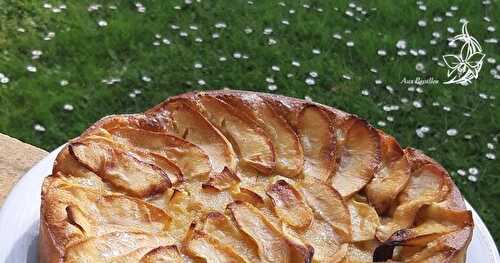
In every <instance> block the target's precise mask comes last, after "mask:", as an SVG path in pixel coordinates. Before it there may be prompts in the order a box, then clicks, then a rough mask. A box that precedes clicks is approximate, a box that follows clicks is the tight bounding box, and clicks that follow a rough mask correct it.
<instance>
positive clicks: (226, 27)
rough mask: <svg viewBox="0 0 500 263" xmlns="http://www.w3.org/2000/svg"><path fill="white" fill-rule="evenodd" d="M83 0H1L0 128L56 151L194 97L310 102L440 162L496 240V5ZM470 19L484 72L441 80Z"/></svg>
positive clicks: (499, 96) (499, 131)
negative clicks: (132, 115) (213, 93)
mask: <svg viewBox="0 0 500 263" xmlns="http://www.w3.org/2000/svg"><path fill="white" fill-rule="evenodd" d="M84 2H86V1H71V3H70V2H69V1H68V3H67V4H66V5H62V6H61V4H62V2H59V1H57V2H53V1H51V2H42V1H14V0H3V1H0V73H1V74H0V132H2V133H6V134H8V135H11V136H13V137H16V138H19V139H21V140H23V141H26V142H28V143H31V144H34V145H37V146H39V147H42V148H44V149H46V150H49V151H50V150H53V149H54V148H56V147H57V146H58V145H60V144H62V143H64V142H65V141H67V140H68V139H70V138H72V137H75V136H77V135H78V134H80V133H81V132H82V131H83V130H84V129H85V128H86V127H87V126H88V125H90V124H92V123H93V122H95V121H96V120H98V119H99V118H101V117H103V116H105V115H108V114H113V113H127V112H140V111H144V110H145V109H148V108H149V107H151V106H153V105H155V104H157V103H159V102H160V101H162V100H164V99H165V98H167V97H169V96H171V95H174V94H178V93H182V92H186V91H191V90H201V89H219V88H223V87H231V88H234V89H245V90H255V91H265V92H271V93H279V94H284V95H287V96H293V97H298V98H305V97H307V98H310V99H312V100H314V101H317V102H320V103H324V104H328V105H332V106H335V107H338V108H340V109H342V110H345V111H348V112H352V113H356V114H358V115H360V116H362V117H363V118H365V119H367V120H369V121H370V122H371V123H372V124H373V125H374V126H377V127H378V128H380V129H383V130H384V131H386V132H388V133H390V134H393V135H394V136H395V137H396V138H397V139H398V140H399V141H400V143H401V144H402V145H403V146H412V147H416V148H419V149H422V150H423V151H425V152H426V153H427V154H428V155H430V156H431V157H433V158H434V159H436V160H438V161H439V162H441V163H442V164H443V165H444V166H445V167H446V168H447V169H448V170H449V171H450V173H451V175H452V177H453V179H454V180H455V182H456V184H457V185H458V186H459V188H460V189H461V191H462V193H463V194H464V195H465V197H466V199H467V200H468V201H469V202H470V203H471V204H472V205H473V206H474V207H475V208H476V209H477V211H478V212H479V213H480V215H481V216H482V218H483V219H484V220H485V221H486V223H487V225H488V227H489V229H490V230H491V232H492V233H493V235H494V237H495V239H496V242H497V244H500V243H499V241H500V162H499V161H498V160H497V158H500V156H498V154H497V151H498V148H499V147H500V145H499V143H498V139H499V137H500V107H499V100H500V80H499V79H500V44H498V37H499V35H498V31H500V22H499V20H498V14H499V13H500V9H499V5H500V3H499V2H498V1H495V0H493V1H488V0H486V1H453V2H454V3H453V4H452V1H417V2H414V1H393V4H390V3H389V1H385V0H376V1H353V2H346V1H314V0H311V1H287V2H280V1H274V0H273V1H258V0H255V1H254V2H252V1H241V0H231V1H229V0H228V1H207V0H205V1H200V0H198V1H196V0H193V1H192V3H191V1H188V0H186V1H180V0H175V1H160V0H156V1H144V2H142V4H140V3H136V2H134V1H102V2H96V3H91V2H86V3H84ZM334 2H335V3H334ZM404 2H406V3H404ZM424 2H425V3H424ZM495 14H496V16H495ZM465 21H468V22H469V24H468V29H469V32H470V34H471V35H472V36H474V37H475V38H477V40H478V41H479V43H480V44H481V46H482V48H483V53H484V54H486V56H485V58H484V64H483V68H482V70H481V72H480V73H479V78H478V79H477V80H473V82H472V84H470V85H468V86H461V85H445V84H443V82H444V81H446V79H447V75H446V74H447V68H446V67H445V64H444V63H443V60H442V56H443V55H445V54H457V53H458V52H459V47H457V48H453V47H450V46H449V44H448V40H447V38H448V37H452V36H455V35H457V34H459V33H460V30H461V27H462V23H463V22H465ZM496 30H497V31H496ZM417 77H418V78H420V79H429V78H433V79H434V80H438V81H439V83H437V84H436V83H433V84H428V85H411V84H407V83H402V80H403V79H407V80H410V79H415V78H417Z"/></svg>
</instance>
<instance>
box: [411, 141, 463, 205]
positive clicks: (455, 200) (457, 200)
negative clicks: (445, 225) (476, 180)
mask: <svg viewBox="0 0 500 263" xmlns="http://www.w3.org/2000/svg"><path fill="white" fill-rule="evenodd" d="M404 152H405V156H407V158H408V160H409V161H410V164H411V170H412V172H413V171H416V170H418V169H420V167H422V166H423V165H425V164H429V165H434V166H436V167H438V169H441V170H442V171H443V173H445V174H446V178H445V184H446V185H447V187H448V188H449V189H450V192H449V193H448V194H447V195H446V197H445V198H444V200H442V201H441V202H442V204H440V205H443V206H446V207H447V208H448V209H451V210H465V209H466V207H465V203H464V200H463V198H462V195H461V194H460V191H459V190H458V187H456V185H455V184H454V183H453V181H452V180H451V178H450V177H449V175H448V173H447V172H446V170H445V169H444V168H443V167H442V166H441V165H440V164H439V163H437V162H436V161H434V160H433V159H432V158H430V157H429V156H427V155H425V154H424V153H422V152H421V151H419V150H416V149H413V148H406V149H405V150H404Z"/></svg>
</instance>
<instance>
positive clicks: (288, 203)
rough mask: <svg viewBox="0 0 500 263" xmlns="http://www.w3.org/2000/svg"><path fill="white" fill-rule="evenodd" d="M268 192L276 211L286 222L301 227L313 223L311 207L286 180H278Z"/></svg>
mask: <svg viewBox="0 0 500 263" xmlns="http://www.w3.org/2000/svg"><path fill="white" fill-rule="evenodd" d="M266 193H267V195H268V196H269V198H271V200H272V202H273V206H274V211H276V214H278V216H279V217H280V218H281V220H283V221H284V222H285V223H287V224H289V225H291V226H293V227H299V228H302V227H307V226H309V225H310V224H311V221H312V220H313V213H312V211H311V208H309V206H307V205H306V204H305V203H304V201H303V200H302V196H301V195H300V194H299V192H298V191H297V190H295V188H294V187H293V186H291V185H290V184H288V183H287V182H286V181H285V180H278V181H276V182H275V183H274V184H272V185H270V186H269V188H268V189H267V191H266Z"/></svg>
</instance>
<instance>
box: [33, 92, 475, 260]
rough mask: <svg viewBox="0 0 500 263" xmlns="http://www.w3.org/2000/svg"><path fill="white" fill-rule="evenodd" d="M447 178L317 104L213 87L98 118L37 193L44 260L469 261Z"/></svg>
mask: <svg viewBox="0 0 500 263" xmlns="http://www.w3.org/2000/svg"><path fill="white" fill-rule="evenodd" d="M472 228H473V221H472V217H471V213H470V212H469V211H467V210H466V209H465V206H464V202H463V199H462V197H461V195H460V193H459V191H458V189H457V188H456V186H455V185H454V184H453V182H452V180H451V179H450V177H449V176H448V174H447V172H446V170H445V169H444V168H443V167H441V166H440V165H439V164H438V163H436V162H435V161H433V160H432V159H431V158H429V157H427V156H425V155H424V154H423V153H422V152H420V151H418V150H415V149H412V148H407V149H402V148H401V146H400V145H399V144H398V142H397V141H396V140H395V139H394V138H393V137H391V136H390V135H387V134H385V133H384V132H382V131H380V130H377V129H375V128H373V127H372V126H371V125H370V124H368V123H367V122H366V121H364V120H362V119H360V118H358V117H356V116H354V115H351V114H348V113H345V112H342V111H339V110H337V109H333V108H330V107H327V106H323V105H320V104H316V103H311V102H306V101H302V100H297V99H292V98H286V97H281V96H274V95H268V94H260V93H252V92H240V91H214V92H195V93H188V94H183V95H179V96H176V97H173V98H170V99H168V100H166V101H164V102H163V103H161V104H160V105H158V106H156V107H154V108H152V109H151V110H148V111H147V112H145V113H144V114H131V115H114V116H110V117H106V118H104V119H102V120H100V121H99V122H97V123H96V124H94V125H93V126H91V127H90V128H89V129H87V131H85V132H84V133H83V134H82V135H81V136H80V137H78V138H76V139H74V140H71V141H70V142H69V143H68V145H67V146H66V147H65V148H64V149H63V150H62V151H61V153H60V154H59V155H58V157H57V159H56V162H55V164H54V169H53V174H52V175H51V176H49V177H47V178H46V179H45V182H44V185H43V188H42V207H41V224H40V261H41V262H61V261H65V262H123V261H128V262H339V263H340V262H345V263H347V262H383V261H388V262H389V261H391V262H464V260H465V254H466V253H465V252H466V249H467V245H468V243H469V241H470V238H471V235H472Z"/></svg>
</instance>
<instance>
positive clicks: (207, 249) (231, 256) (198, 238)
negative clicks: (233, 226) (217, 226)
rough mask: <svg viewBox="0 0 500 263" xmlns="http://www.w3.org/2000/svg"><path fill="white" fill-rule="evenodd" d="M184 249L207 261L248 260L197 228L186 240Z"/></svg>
mask: <svg viewBox="0 0 500 263" xmlns="http://www.w3.org/2000/svg"><path fill="white" fill-rule="evenodd" d="M186 249H187V251H188V252H189V253H190V254H192V255H193V256H195V257H199V258H203V259H204V260H205V261H206V262H207V263H226V262H227V263H232V262H248V261H246V260H245V259H243V258H242V257H241V256H240V255H238V254H237V253H236V252H235V251H234V250H233V249H232V248H231V247H229V246H226V245H224V244H222V243H221V242H220V241H219V240H217V239H215V238H213V237H211V236H209V235H207V234H206V233H204V232H201V231H197V230H195V232H194V234H193V235H192V237H191V239H190V240H189V241H188V242H187V245H186Z"/></svg>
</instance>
